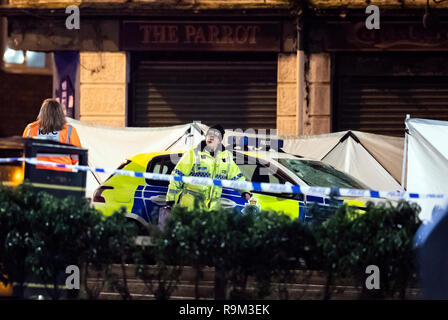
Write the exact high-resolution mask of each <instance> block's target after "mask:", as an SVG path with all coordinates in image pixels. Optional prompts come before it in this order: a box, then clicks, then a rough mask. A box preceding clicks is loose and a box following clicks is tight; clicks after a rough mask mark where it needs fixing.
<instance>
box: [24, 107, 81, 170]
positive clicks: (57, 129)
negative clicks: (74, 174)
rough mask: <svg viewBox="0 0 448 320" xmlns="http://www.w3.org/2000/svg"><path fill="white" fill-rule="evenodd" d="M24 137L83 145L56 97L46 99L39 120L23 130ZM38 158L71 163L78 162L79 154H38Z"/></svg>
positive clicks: (77, 145)
mask: <svg viewBox="0 0 448 320" xmlns="http://www.w3.org/2000/svg"><path fill="white" fill-rule="evenodd" d="M23 137H24V138H35V139H44V140H52V141H58V142H62V143H67V144H71V145H74V146H76V147H81V142H80V141H79V136H78V133H77V132H76V129H75V128H74V127H73V126H72V125H70V124H68V123H67V121H66V120H65V115H64V111H63V110H62V107H61V105H60V104H59V102H57V101H56V100H54V99H46V100H44V102H43V103H42V106H41V108H40V111H39V115H38V116H37V121H35V122H32V123H30V124H28V125H27V126H26V128H25V130H24V131H23ZM37 160H40V161H50V162H55V163H60V164H69V165H70V164H77V163H78V156H77V155H69V154H38V155H37ZM36 167H37V168H40V169H47V168H52V169H54V170H64V171H71V170H70V169H68V170H67V169H63V168H56V167H49V166H42V165H41V166H36Z"/></svg>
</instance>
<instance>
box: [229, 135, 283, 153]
mask: <svg viewBox="0 0 448 320" xmlns="http://www.w3.org/2000/svg"><path fill="white" fill-rule="evenodd" d="M227 141H228V143H229V145H232V146H233V147H234V148H235V147H241V149H243V150H248V147H252V148H257V149H262V150H270V149H274V150H277V151H278V150H279V149H281V148H283V140H282V139H270V138H257V137H248V136H241V137H237V136H229V137H228V138H227Z"/></svg>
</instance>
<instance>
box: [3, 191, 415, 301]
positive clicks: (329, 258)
mask: <svg viewBox="0 0 448 320" xmlns="http://www.w3.org/2000/svg"><path fill="white" fill-rule="evenodd" d="M200 203H201V202H200V199H197V201H196V206H195V208H194V210H192V211H187V210H186V209H184V208H181V207H175V208H174V210H173V212H172V216H171V218H170V219H169V220H168V222H167V224H166V227H165V229H164V230H163V231H160V230H158V229H157V228H153V229H152V230H151V242H152V244H151V245H149V246H137V245H136V243H135V238H136V236H137V228H136V226H135V225H134V224H130V223H128V220H127V218H126V217H125V215H124V210H121V211H119V212H116V213H115V214H114V215H112V216H110V217H103V216H102V215H101V213H99V212H98V211H96V210H94V209H93V208H92V207H91V206H90V205H89V204H88V203H87V202H86V201H79V200H74V199H71V198H68V199H57V198H54V197H52V196H51V195H48V194H46V193H42V192H39V193H36V192H34V191H33V190H32V189H31V188H29V187H27V186H24V185H22V186H19V187H17V188H14V189H11V188H5V187H0V275H2V274H3V275H5V274H6V275H7V276H8V277H7V278H5V277H2V278H1V279H0V280H2V281H3V282H5V283H6V282H14V283H16V284H17V286H16V287H17V292H16V294H17V295H18V297H23V292H24V291H23V289H24V287H23V285H24V282H25V281H27V279H28V278H29V276H30V275H32V276H33V277H37V278H39V279H40V281H41V282H43V283H45V284H46V286H47V287H48V295H49V296H50V297H51V298H53V299H58V298H60V297H61V292H60V290H58V286H57V284H58V279H59V278H58V277H60V275H61V274H64V272H65V268H66V266H68V265H72V264H74V265H78V266H80V267H81V269H82V273H81V281H82V290H80V294H79V295H77V296H76V298H89V299H95V298H97V297H98V295H99V293H100V291H101V290H103V288H104V287H105V286H106V285H108V286H111V287H112V289H115V290H117V291H118V292H119V293H120V294H121V297H122V298H123V299H131V295H130V293H129V290H128V284H127V276H129V275H126V272H125V268H124V265H125V264H126V263H132V264H134V265H135V268H136V269H135V275H136V276H137V277H139V278H141V279H142V280H143V281H144V282H145V284H146V285H147V287H148V291H149V292H150V293H153V294H154V295H155V297H156V299H169V298H170V296H171V295H172V293H173V291H174V289H175V288H176V286H177V285H178V283H179V279H180V275H181V272H182V270H183V268H184V266H192V267H193V268H194V270H195V271H196V289H198V284H199V281H200V279H201V277H202V271H203V269H204V267H206V266H210V267H215V270H216V272H215V297H216V298H218V299H228V298H233V299H263V298H269V297H272V294H274V293H276V294H278V296H279V297H280V298H282V299H288V298H289V293H288V289H287V285H286V284H287V283H291V282H292V281H296V280H297V279H295V277H296V273H295V272H294V270H297V269H302V270H320V271H324V272H325V273H326V275H327V289H326V294H325V297H324V298H327V299H328V298H331V295H332V293H333V290H332V289H333V288H334V286H335V285H337V284H338V283H339V282H340V281H341V280H343V279H345V278H354V279H355V281H356V284H357V285H358V286H359V287H360V288H362V290H361V296H360V298H390V297H398V298H405V293H406V289H407V288H408V286H409V283H410V282H412V281H413V280H414V279H413V274H414V273H415V260H414V252H413V250H412V240H413V236H414V234H415V232H416V230H417V228H418V227H419V225H420V220H419V219H418V213H419V208H418V207H417V206H415V205H411V204H408V203H406V202H399V203H398V204H395V205H393V206H392V205H391V204H378V205H374V204H372V203H369V204H368V206H367V208H366V210H365V212H364V213H363V214H360V213H359V212H358V211H356V210H353V209H351V208H349V207H346V206H342V207H337V206H335V205H332V206H329V207H327V208H326V209H324V208H322V207H310V208H308V212H309V214H310V215H311V216H312V217H313V219H312V220H311V221H313V223H307V224H302V223H301V222H300V221H299V220H291V219H290V218H289V217H287V216H286V215H283V214H281V213H277V212H258V211H257V210H248V211H249V212H248V213H247V214H245V215H241V214H240V213H238V212H237V211H234V210H229V211H226V210H220V211H214V212H208V211H206V210H204V208H203V207H202V206H201V205H200ZM117 263H118V264H120V265H121V266H122V268H121V272H118V273H117V272H115V273H114V272H113V270H112V268H111V266H112V265H113V264H117ZM368 265H377V266H378V267H379V269H380V281H381V289H380V290H365V285H364V283H365V279H366V277H367V275H366V273H365V270H366V267H367V266H368ZM154 266H156V267H155V268H154ZM92 270H94V272H96V273H97V274H98V275H99V276H100V278H102V279H104V282H102V283H100V284H99V285H97V286H92V285H90V284H89V283H87V278H88V277H89V274H88V271H90V272H91V271H92ZM249 279H252V280H254V281H255V285H256V288H255V290H254V291H251V290H248V288H247V284H248V280H249ZM274 283H275V284H276V285H277V286H276V287H274V286H273V284H274ZM196 295H197V297H199V291H198V290H197V291H196ZM73 297H74V298H75V296H73Z"/></svg>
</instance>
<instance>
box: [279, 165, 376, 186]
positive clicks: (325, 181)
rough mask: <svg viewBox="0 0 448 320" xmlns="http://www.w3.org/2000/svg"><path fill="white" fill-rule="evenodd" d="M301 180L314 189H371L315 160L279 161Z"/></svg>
mask: <svg viewBox="0 0 448 320" xmlns="http://www.w3.org/2000/svg"><path fill="white" fill-rule="evenodd" d="M278 161H279V162H280V163H281V164H282V165H284V166H285V167H287V168H288V169H289V170H291V171H292V172H294V173H295V174H296V175H297V176H298V177H299V178H300V179H301V180H303V181H304V182H305V183H306V184H308V185H309V186H312V187H317V186H319V187H330V188H332V187H338V188H351V189H369V187H367V186H366V185H365V184H364V183H362V182H360V181H358V180H356V179H355V178H353V177H351V176H349V175H348V174H346V173H344V172H342V171H339V170H336V169H335V168H333V167H331V166H329V165H327V164H325V163H322V162H319V161H313V160H298V159H278Z"/></svg>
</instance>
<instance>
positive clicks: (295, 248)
mask: <svg viewBox="0 0 448 320" xmlns="http://www.w3.org/2000/svg"><path fill="white" fill-rule="evenodd" d="M153 240H154V245H155V247H156V248H157V252H158V253H157V255H158V257H159V258H158V260H159V261H163V264H172V265H177V266H179V265H191V266H192V267H193V268H194V269H195V270H196V274H197V277H196V297H197V298H198V291H197V285H198V283H199V280H200V279H201V271H202V269H203V267H204V266H213V267H215V271H216V272H215V286H217V287H218V286H219V287H221V289H222V291H221V292H219V289H217V288H215V298H219V299H223V298H233V299H246V298H253V297H254V296H251V295H249V294H248V292H247V281H248V278H249V277H251V276H252V277H254V278H255V279H256V280H257V284H258V285H257V290H256V297H258V298H262V297H264V296H267V295H268V294H269V293H270V280H271V278H273V277H275V278H276V280H277V281H280V283H286V282H287V281H289V280H291V278H292V277H293V272H292V270H293V269H294V268H296V267H298V266H299V265H300V264H301V263H302V264H305V265H307V263H305V262H308V261H311V258H312V257H313V253H312V252H313V250H315V247H316V244H315V241H314V238H313V236H312V235H311V234H310V233H309V231H308V229H307V228H306V227H304V226H303V225H302V224H301V223H300V222H299V221H298V220H296V221H293V220H291V219H290V218H289V217H287V216H286V215H279V214H277V213H274V212H260V213H257V212H256V211H253V212H252V211H251V210H248V213H247V214H245V215H241V214H240V213H239V212H237V211H236V210H218V211H212V212H209V211H207V210H205V209H204V208H202V207H200V206H199V205H197V206H196V207H195V209H194V210H192V211H188V210H186V209H185V208H181V207H175V208H174V209H173V212H172V216H171V218H170V220H168V223H167V225H166V227H165V230H164V232H159V233H157V234H154V235H153ZM163 264H162V265H163ZM228 284H229V286H228ZM283 292H284V296H285V297H287V292H285V290H283Z"/></svg>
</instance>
